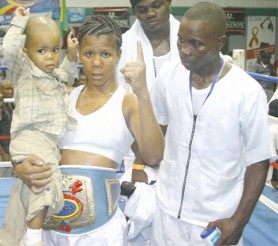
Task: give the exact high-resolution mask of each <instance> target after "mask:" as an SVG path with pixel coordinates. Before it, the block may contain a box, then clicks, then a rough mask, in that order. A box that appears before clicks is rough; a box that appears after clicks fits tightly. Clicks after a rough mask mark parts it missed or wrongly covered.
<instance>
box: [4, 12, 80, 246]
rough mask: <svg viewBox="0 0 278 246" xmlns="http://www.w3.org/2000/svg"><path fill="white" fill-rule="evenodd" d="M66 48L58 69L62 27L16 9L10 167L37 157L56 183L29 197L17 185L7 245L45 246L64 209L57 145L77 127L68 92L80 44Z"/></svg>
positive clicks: (10, 58)
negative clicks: (45, 229) (52, 222)
mask: <svg viewBox="0 0 278 246" xmlns="http://www.w3.org/2000/svg"><path fill="white" fill-rule="evenodd" d="M67 42H68V52H67V57H66V58H65V59H64V61H63V63H62V65H61V66H60V67H59V68H56V67H57V66H58V64H59V59H60V32H59V27H58V25H57V24H56V23H55V21H53V20H52V19H51V18H48V17H42V16H35V17H31V18H30V14H29V9H24V8H22V7H19V8H17V9H16V11H15V16H14V18H13V20H12V22H11V26H10V28H9V30H8V32H7V34H6V35H5V37H4V41H3V48H2V54H3V57H4V64H5V65H7V66H8V71H7V72H8V75H9V79H10V80H11V81H12V83H13V86H14V88H15V93H14V98H15V104H16V107H15V110H14V113H13V120H12V126H11V143H10V153H11V156H12V163H13V165H16V164H17V163H20V162H22V161H23V160H25V159H26V158H27V157H29V156H37V157H39V158H40V159H41V160H42V165H44V164H45V165H50V166H51V168H52V170H53V175H52V181H51V183H50V184H49V185H47V186H46V187H44V189H37V188H36V187H34V186H33V187H32V189H31V190H32V191H30V189H29V188H28V187H27V185H25V184H24V183H23V182H22V181H21V180H20V179H18V180H17V182H16V184H15V186H14V188H13V191H12V193H11V197H10V200H9V205H8V209H7V213H6V217H5V222H4V225H3V228H2V232H1V233H2V234H1V233H0V237H2V239H1V240H2V241H3V242H4V245H18V244H19V245H20V246H21V245H28V246H29V245H32V246H41V245H44V243H43V242H42V225H43V223H44V222H45V221H47V220H48V219H49V218H50V216H51V215H52V214H53V213H58V212H59V211H60V210H61V209H62V207H63V204H64V199H63V194H62V190H61V188H60V182H61V180H60V179H61V176H60V171H59V169H58V165H59V161H60V152H59V140H60V136H61V134H62V132H63V130H64V129H65V128H66V129H69V130H74V129H75V128H76V125H77V123H76V120H75V119H74V118H73V117H72V116H71V110H70V107H69V106H70V104H69V101H68V97H67V91H66V86H67V85H72V83H73V81H74V76H75V74H77V58H78V57H77V46H78V41H77V39H76V38H74V37H73V34H72V33H70V34H69V35H68V38H67ZM13 213H16V214H17V218H16V219H10V218H9V215H11V214H13ZM27 226H28V228H27ZM9 235H12V236H10V237H9ZM1 240H0V241H1ZM0 244H1V243H0Z"/></svg>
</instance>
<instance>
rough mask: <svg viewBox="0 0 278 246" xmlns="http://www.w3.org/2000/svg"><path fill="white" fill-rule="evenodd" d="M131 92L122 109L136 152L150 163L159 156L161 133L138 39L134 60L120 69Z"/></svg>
mask: <svg viewBox="0 0 278 246" xmlns="http://www.w3.org/2000/svg"><path fill="white" fill-rule="evenodd" d="M121 72H122V73H123V74H124V77H125V80H126V82H127V83H129V84H130V85H131V87H132V90H133V92H134V94H135V95H136V96H135V95H133V94H129V95H127V96H126V98H125V101H124V113H126V115H127V119H128V124H129V126H130V128H131V130H132V133H133V135H134V137H135V139H136V141H137V143H138V146H139V150H140V154H141V156H142V158H143V159H144V161H145V162H146V163H148V164H149V165H151V166H154V165H157V164H158V163H159V162H160V161H161V160H162V158H163V152H164V137H163V133H162V131H161V129H160V127H159V125H158V123H157V120H156V118H155V115H154V112H153V108H152V104H151V99H150V95H149V91H148V88H147V83H146V68H145V63H144V57H143V51H142V46H141V43H139V42H138V44H137V61H135V62H129V63H127V64H126V66H125V67H124V68H123V69H121Z"/></svg>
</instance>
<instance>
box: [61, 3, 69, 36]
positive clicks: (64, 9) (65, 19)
mask: <svg viewBox="0 0 278 246" xmlns="http://www.w3.org/2000/svg"><path fill="white" fill-rule="evenodd" d="M68 30H69V27H68V16H67V6H66V0H61V7H60V33H61V37H64V36H65V35H66V34H67V33H68Z"/></svg>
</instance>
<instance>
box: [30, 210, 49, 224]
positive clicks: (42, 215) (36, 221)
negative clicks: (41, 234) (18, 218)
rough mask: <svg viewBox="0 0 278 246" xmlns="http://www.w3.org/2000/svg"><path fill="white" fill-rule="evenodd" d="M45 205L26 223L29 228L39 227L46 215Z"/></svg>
mask: <svg viewBox="0 0 278 246" xmlns="http://www.w3.org/2000/svg"><path fill="white" fill-rule="evenodd" d="M46 211H47V207H44V208H43V209H42V210H41V211H40V212H39V213H38V214H37V215H36V216H35V217H34V218H33V219H32V220H31V221H30V222H29V224H28V228H30V229H41V228H42V225H43V221H44V218H45V215H46Z"/></svg>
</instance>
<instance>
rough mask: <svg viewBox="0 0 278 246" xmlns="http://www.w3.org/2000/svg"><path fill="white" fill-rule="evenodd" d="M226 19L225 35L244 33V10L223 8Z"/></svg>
mask: <svg viewBox="0 0 278 246" xmlns="http://www.w3.org/2000/svg"><path fill="white" fill-rule="evenodd" d="M224 11H225V13H226V19H227V25H226V28H227V33H233V34H235V33H239V34H244V32H245V11H244V9H235V8H224Z"/></svg>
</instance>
